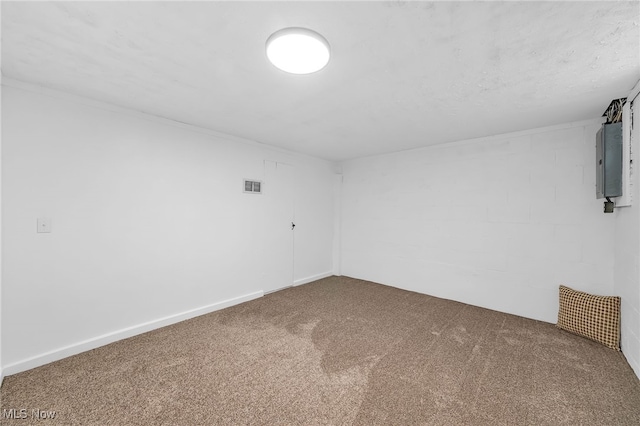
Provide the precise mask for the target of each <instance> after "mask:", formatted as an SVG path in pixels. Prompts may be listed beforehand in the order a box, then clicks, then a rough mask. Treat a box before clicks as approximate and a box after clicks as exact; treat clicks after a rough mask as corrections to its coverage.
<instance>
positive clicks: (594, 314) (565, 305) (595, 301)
mask: <svg viewBox="0 0 640 426" xmlns="http://www.w3.org/2000/svg"><path fill="white" fill-rule="evenodd" d="M556 325H557V326H558V327H559V328H561V329H563V330H566V331H569V332H571V333H575V334H578V335H580V336H584V337H587V338H589V339H591V340H595V341H596V342H600V343H602V344H603V345H605V346H607V347H609V348H611V349H615V350H617V351H619V350H620V297H617V296H594V295H592V294H589V293H583V292H581V291H576V290H573V289H570V288H569V287H565V286H563V285H561V286H560V308H559V310H558V323H557V324H556Z"/></svg>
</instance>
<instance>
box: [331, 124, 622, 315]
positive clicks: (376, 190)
mask: <svg viewBox="0 0 640 426" xmlns="http://www.w3.org/2000/svg"><path fill="white" fill-rule="evenodd" d="M599 125H600V121H599V120H594V121H588V122H581V123H571V124H566V125H562V126H556V127H552V128H544V129H536V130H531V131H527V132H519V133H514V134H509V135H500V136H494V137H488V138H483V139H479V140H472V141H462V142H456V143H452V144H445V145H438V146H433V147H428V148H423V149H419V150H412V151H405V152H400V153H395V154H389V155H383V156H376V157H369V158H363V159H357V160H352V161H348V162H345V163H344V164H343V176H344V183H343V188H342V197H341V201H340V202H341V205H342V217H341V220H342V273H343V274H344V275H348V276H353V277H358V278H363V279H368V280H371V281H375V282H380V283H383V284H388V285H392V286H396V287H400V288H404V289H408V290H413V291H418V292H421V293H426V294H430V295H434V296H439V297H444V298H448V299H453V300H459V301H462V302H466V303H470V304H474V305H478V306H483V307H487V308H490V309H495V310H499V311H503V312H509V313H513V314H517V315H522V316H525V317H529V318H534V319H539V320H543V321H548V322H555V321H556V318H557V308H558V285H560V284H564V285H568V286H570V287H574V288H576V289H579V290H583V291H588V292H591V293H596V294H611V292H612V290H613V264H614V256H613V244H614V237H613V235H614V226H615V220H614V217H613V216H612V215H605V214H604V213H603V212H602V201H601V200H596V198H595V166H594V164H595V148H594V146H595V134H596V131H597V129H598V127H599Z"/></svg>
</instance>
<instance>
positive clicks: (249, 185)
mask: <svg viewBox="0 0 640 426" xmlns="http://www.w3.org/2000/svg"><path fill="white" fill-rule="evenodd" d="M242 183H243V186H242V190H243V191H244V192H246V193H248V194H262V182H260V181H259V180H250V179H244V180H243V182H242Z"/></svg>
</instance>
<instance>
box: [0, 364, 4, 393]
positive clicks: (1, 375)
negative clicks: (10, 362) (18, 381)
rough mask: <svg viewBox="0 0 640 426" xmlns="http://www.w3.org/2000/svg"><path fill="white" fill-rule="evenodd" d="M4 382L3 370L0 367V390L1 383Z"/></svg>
mask: <svg viewBox="0 0 640 426" xmlns="http://www.w3.org/2000/svg"><path fill="white" fill-rule="evenodd" d="M3 381H4V370H3V369H2V367H0V388H1V387H2V382H3Z"/></svg>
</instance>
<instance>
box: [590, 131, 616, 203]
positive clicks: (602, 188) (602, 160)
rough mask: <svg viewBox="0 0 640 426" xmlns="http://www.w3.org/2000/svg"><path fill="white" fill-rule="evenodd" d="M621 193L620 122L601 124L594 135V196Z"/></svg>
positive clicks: (609, 195) (601, 196)
mask: <svg viewBox="0 0 640 426" xmlns="http://www.w3.org/2000/svg"><path fill="white" fill-rule="evenodd" d="M621 195H622V123H611V124H603V125H602V127H601V128H600V130H598V134H597V135H596V198H605V197H619V196H621Z"/></svg>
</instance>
